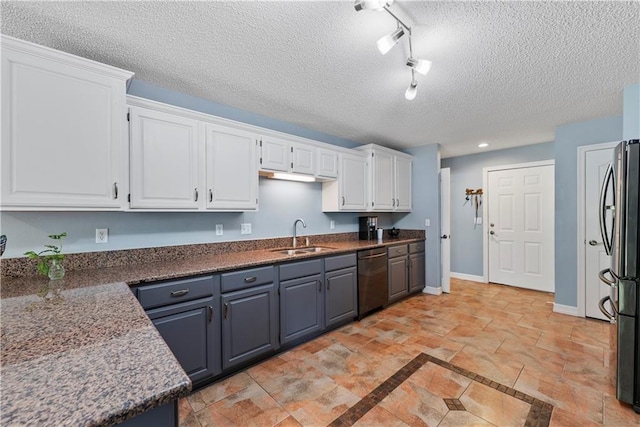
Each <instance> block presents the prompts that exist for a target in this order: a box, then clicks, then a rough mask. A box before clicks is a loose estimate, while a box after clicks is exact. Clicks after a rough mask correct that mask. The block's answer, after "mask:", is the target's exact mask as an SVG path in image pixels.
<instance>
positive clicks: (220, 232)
mask: <svg viewBox="0 0 640 427" xmlns="http://www.w3.org/2000/svg"><path fill="white" fill-rule="evenodd" d="M223 234H224V228H223V227H222V224H216V236H222V235H223Z"/></svg>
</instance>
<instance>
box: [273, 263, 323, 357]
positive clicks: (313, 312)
mask: <svg viewBox="0 0 640 427" xmlns="http://www.w3.org/2000/svg"><path fill="white" fill-rule="evenodd" d="M322 266H323V263H322V260H321V259H313V260H308V261H300V262H292V263H288V264H283V265H281V266H279V272H280V289H279V291H278V293H279V294H280V343H281V344H286V343H289V342H291V341H295V340H297V339H299V338H303V337H305V336H308V335H312V334H316V333H318V332H319V331H321V330H322V329H323V321H322V308H323V305H324V302H323V300H324V292H323V284H322V272H323V268H322Z"/></svg>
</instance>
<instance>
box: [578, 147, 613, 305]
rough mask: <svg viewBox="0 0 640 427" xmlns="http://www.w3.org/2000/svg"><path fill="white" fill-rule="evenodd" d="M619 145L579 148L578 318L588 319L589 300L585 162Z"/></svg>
mask: <svg viewBox="0 0 640 427" xmlns="http://www.w3.org/2000/svg"><path fill="white" fill-rule="evenodd" d="M618 144H619V141H612V142H603V143H601V144H591V145H581V146H580V147H578V160H577V161H578V164H577V166H578V167H577V170H578V176H577V183H578V186H577V190H576V191H577V195H578V205H577V210H576V214H577V216H578V219H577V222H576V224H577V227H578V230H577V231H578V233H577V238H578V240H577V241H576V243H577V248H578V254H577V261H578V262H577V267H578V274H577V276H576V278H577V281H576V287H577V291H578V292H577V299H578V307H577V314H576V315H577V316H579V317H586V311H587V309H586V304H587V302H586V298H587V289H586V287H585V280H586V279H585V275H584V273H585V268H586V266H585V265H584V260H585V256H586V252H585V245H584V242H585V241H586V240H587V237H586V233H585V226H586V218H585V214H586V213H585V210H584V209H583V206H584V204H585V191H586V189H585V162H586V161H587V152H589V151H595V150H603V149H607V148H615V146H616V145H618Z"/></svg>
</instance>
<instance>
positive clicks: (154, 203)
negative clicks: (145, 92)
mask: <svg viewBox="0 0 640 427" xmlns="http://www.w3.org/2000/svg"><path fill="white" fill-rule="evenodd" d="M130 113H131V118H130V122H131V123H130V132H131V141H130V145H131V204H130V206H131V208H133V209H135V208H147V209H198V207H199V206H200V203H199V202H200V198H201V197H204V195H203V194H201V193H202V188H199V186H198V181H199V152H198V151H199V146H200V145H201V143H200V135H199V132H198V122H197V121H196V120H192V119H189V118H185V117H181V116H178V115H175V114H167V113H164V112H160V111H154V110H150V109H146V108H139V107H131V110H130Z"/></svg>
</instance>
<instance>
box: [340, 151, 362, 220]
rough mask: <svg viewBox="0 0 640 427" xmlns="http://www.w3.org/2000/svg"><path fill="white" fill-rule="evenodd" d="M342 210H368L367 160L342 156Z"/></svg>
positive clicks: (346, 155)
mask: <svg viewBox="0 0 640 427" xmlns="http://www.w3.org/2000/svg"><path fill="white" fill-rule="evenodd" d="M341 166H342V167H341V169H340V177H339V182H340V199H341V200H340V206H339V209H340V210H359V211H366V210H367V159H366V157H364V156H355V155H350V154H342V155H341Z"/></svg>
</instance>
